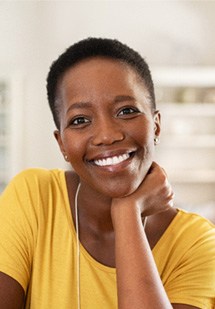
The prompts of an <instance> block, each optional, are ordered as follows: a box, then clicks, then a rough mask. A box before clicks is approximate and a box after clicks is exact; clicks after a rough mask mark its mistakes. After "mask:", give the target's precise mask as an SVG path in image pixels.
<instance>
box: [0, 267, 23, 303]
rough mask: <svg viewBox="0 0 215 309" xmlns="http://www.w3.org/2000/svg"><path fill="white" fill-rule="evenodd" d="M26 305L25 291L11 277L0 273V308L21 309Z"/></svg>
mask: <svg viewBox="0 0 215 309" xmlns="http://www.w3.org/2000/svg"><path fill="white" fill-rule="evenodd" d="M23 305H24V290H23V288H22V287H21V285H20V284H19V283H18V282H17V281H16V280H14V279H13V278H11V277H10V276H8V275H6V274H4V273H2V272H0V308H4V309H21V308H23Z"/></svg>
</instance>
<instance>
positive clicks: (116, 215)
mask: <svg viewBox="0 0 215 309" xmlns="http://www.w3.org/2000/svg"><path fill="white" fill-rule="evenodd" d="M111 218H112V222H113V226H114V228H115V225H116V223H117V224H119V223H121V222H122V223H125V222H127V223H128V222H132V221H138V220H141V209H140V207H139V206H138V203H137V202H129V203H128V202H127V201H123V200H121V199H120V201H118V200H115V199H114V200H113V202H112V205H111Z"/></svg>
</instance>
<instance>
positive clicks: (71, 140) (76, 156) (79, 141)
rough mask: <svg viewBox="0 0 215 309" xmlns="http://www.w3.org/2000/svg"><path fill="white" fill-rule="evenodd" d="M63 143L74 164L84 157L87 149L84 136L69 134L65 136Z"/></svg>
mask: <svg viewBox="0 0 215 309" xmlns="http://www.w3.org/2000/svg"><path fill="white" fill-rule="evenodd" d="M63 143H64V147H65V150H66V153H67V155H68V157H69V160H70V162H71V163H72V164H74V163H76V162H77V161H78V160H82V159H83V156H84V149H85V147H84V145H85V143H84V140H83V138H81V137H77V136H74V135H68V136H65V138H64V140H63Z"/></svg>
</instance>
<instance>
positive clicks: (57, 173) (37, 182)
mask: <svg viewBox="0 0 215 309" xmlns="http://www.w3.org/2000/svg"><path fill="white" fill-rule="evenodd" d="M64 174H65V172H64V171H63V170H60V169H52V170H49V169H45V168H30V169H26V170H23V171H22V172H20V173H18V174H17V175H16V176H15V177H14V178H13V179H12V180H11V181H10V183H9V185H8V187H10V186H12V187H17V186H18V187H21V188H22V189H30V188H31V187H34V188H35V187H39V186H41V185H44V184H50V183H52V182H54V181H58V182H62V181H63V179H64Z"/></svg>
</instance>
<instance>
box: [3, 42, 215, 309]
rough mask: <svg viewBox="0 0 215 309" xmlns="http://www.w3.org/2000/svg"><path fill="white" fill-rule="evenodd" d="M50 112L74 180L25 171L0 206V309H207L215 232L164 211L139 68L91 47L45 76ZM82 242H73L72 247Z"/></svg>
mask: <svg viewBox="0 0 215 309" xmlns="http://www.w3.org/2000/svg"><path fill="white" fill-rule="evenodd" d="M47 90H48V100H49V104H50V108H51V110H52V113H53V117H54V121H55V124H56V128H57V130H56V131H55V132H54V135H55V138H56V140H57V142H58V144H59V147H60V150H61V152H62V154H63V156H64V158H65V160H66V161H68V162H69V163H70V164H71V166H72V167H73V169H74V171H67V172H64V171H62V170H51V171H49V170H45V169H30V170H27V171H24V172H23V173H21V174H19V175H18V176H16V177H15V179H14V180H13V181H12V182H11V183H10V184H9V186H8V188H7V189H6V190H5V192H4V193H3V195H2V197H1V201H0V214H1V215H0V218H1V219H0V271H1V275H0V308H4V309H7V308H22V307H23V306H24V308H31V309H32V308H36V309H38V308H41V309H45V308H52V309H53V308H56V309H59V308H61V309H68V308H82V309H88V308H90V309H91V308H93V309H96V308H98V309H101V308H120V309H130V308H132V309H137V308H138V309H139V308H146V309H153V308H155V309H157V308H165V309H167V308H177V309H186V308H187V309H188V308H204V309H205V308H214V303H215V228H214V226H213V225H212V224H211V223H209V222H208V221H207V220H205V219H203V218H201V217H199V216H198V215H195V214H189V213H186V212H184V211H182V210H178V209H175V208H173V207H172V204H173V192H172V189H171V187H170V185H169V183H168V180H167V177H166V174H165V172H164V170H163V169H162V168H161V167H160V166H159V165H158V164H156V163H155V162H153V158H154V149H155V145H156V144H157V143H158V141H159V135H160V114H159V112H158V111H157V110H156V107H155V98H154V89H153V82H152V79H151V75H150V71H149V68H148V66H147V64H146V62H145V61H144V59H142V57H141V56H140V55H139V54H138V53H136V52H135V51H134V50H132V49H130V48H129V47H128V46H126V45H124V44H122V43H120V42H118V41H116V40H109V39H95V38H90V39H86V40H83V41H80V42H78V43H76V44H75V45H73V46H71V47H70V48H69V49H67V50H66V51H65V52H64V53H63V54H62V55H61V56H60V57H59V58H58V59H57V60H56V61H55V62H54V63H53V64H52V66H51V69H50V72H49V75H48V79H47ZM79 240H80V242H79Z"/></svg>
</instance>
